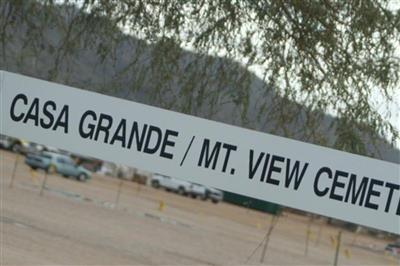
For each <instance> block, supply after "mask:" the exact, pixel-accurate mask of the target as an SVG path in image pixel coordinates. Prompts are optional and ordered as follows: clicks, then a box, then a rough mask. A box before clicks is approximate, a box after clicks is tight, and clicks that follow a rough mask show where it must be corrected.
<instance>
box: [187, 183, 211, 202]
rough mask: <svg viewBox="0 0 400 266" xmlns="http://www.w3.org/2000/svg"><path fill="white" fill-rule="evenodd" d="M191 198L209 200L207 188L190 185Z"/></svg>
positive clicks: (194, 184)
mask: <svg viewBox="0 0 400 266" xmlns="http://www.w3.org/2000/svg"><path fill="white" fill-rule="evenodd" d="M189 194H190V196H191V197H192V198H197V197H200V198H201V199H203V200H206V199H207V188H206V187H205V186H203V185H200V184H196V183H192V184H190V192H189Z"/></svg>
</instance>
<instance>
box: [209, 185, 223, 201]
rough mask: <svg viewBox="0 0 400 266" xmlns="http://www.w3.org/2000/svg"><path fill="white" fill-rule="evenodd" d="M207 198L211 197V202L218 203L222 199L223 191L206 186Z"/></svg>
mask: <svg viewBox="0 0 400 266" xmlns="http://www.w3.org/2000/svg"><path fill="white" fill-rule="evenodd" d="M207 198H208V199H211V201H212V202H213V203H218V202H220V201H222V200H223V199H224V193H223V192H222V191H221V190H218V189H215V188H212V187H208V188H207Z"/></svg>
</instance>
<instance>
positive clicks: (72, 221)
mask: <svg viewBox="0 0 400 266" xmlns="http://www.w3.org/2000/svg"><path fill="white" fill-rule="evenodd" d="M0 157H1V158H0V168H1V169H0V175H1V180H0V182H1V215H0V226H1V261H0V265H45V264H46V265H55V264H57V265H244V264H251V265H254V264H260V257H261V252H262V247H263V245H260V243H261V242H262V240H263V239H264V237H265V235H266V233H267V231H268V228H269V225H270V223H271V219H272V217H271V216H270V215H267V214H265V213H261V212H257V211H253V210H248V209H245V208H242V207H238V206H234V205H230V204H226V203H220V204H212V203H211V202H210V201H206V202H204V201H201V200H196V199H191V198H187V197H182V196H179V195H176V194H173V193H168V192H165V191H162V190H155V189H153V188H151V187H147V186H143V185H138V184H136V183H132V182H128V181H124V182H123V184H122V193H121V196H120V198H119V201H118V204H116V199H117V191H118V186H119V184H120V181H119V180H117V179H114V178H110V177H103V176H99V175H95V176H94V177H93V179H91V180H90V181H88V182H86V183H81V182H78V181H76V180H73V179H66V178H63V177H61V176H57V175H51V176H49V177H48V180H47V185H46V188H45V189H44V191H43V192H44V193H43V196H40V195H39V191H40V187H41V183H42V180H43V178H44V172H42V171H31V170H30V169H29V168H28V167H27V166H26V165H25V164H24V163H23V160H24V158H23V157H19V162H18V163H17V168H16V174H15V179H14V182H13V187H12V188H10V183H11V176H12V172H13V167H14V163H15V160H16V155H15V154H12V153H9V152H6V151H0ZM161 201H162V202H163V203H164V208H163V209H162V210H160V208H159V207H160V202H161ZM308 224H309V218H308V217H304V216H300V215H295V214H291V213H285V212H284V213H283V214H282V215H281V216H280V217H279V219H278V223H277V225H276V227H275V228H274V230H273V231H272V234H271V237H270V241H269V245H268V249H267V251H266V257H265V262H264V263H265V264H273V265H332V264H333V259H334V252H335V249H334V244H335V243H334V241H333V240H334V238H335V236H336V235H337V233H338V231H339V229H338V228H335V227H331V226H327V225H325V223H323V222H322V221H321V220H317V221H314V222H313V223H312V224H311V226H310V238H309V246H308V254H307V255H305V248H306V235H307V227H308ZM319 233H320V234H319ZM386 243H387V241H385V240H382V239H376V238H372V237H369V236H365V235H356V234H354V233H351V232H347V231H343V234H342V246H341V252H340V258H339V264H340V265H400V261H399V260H396V259H395V258H394V257H392V256H390V255H387V254H385V253H384V252H383V249H384V246H385V245H386ZM257 247H258V248H257Z"/></svg>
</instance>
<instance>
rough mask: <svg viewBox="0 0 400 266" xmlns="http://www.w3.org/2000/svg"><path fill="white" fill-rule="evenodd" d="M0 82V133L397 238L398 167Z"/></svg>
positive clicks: (105, 99) (15, 78)
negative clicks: (370, 229)
mask: <svg viewBox="0 0 400 266" xmlns="http://www.w3.org/2000/svg"><path fill="white" fill-rule="evenodd" d="M0 74H1V91H0V96H1V125H0V127H1V128H0V129H1V130H0V132H1V134H5V135H10V136H15V137H19V138H22V139H27V140H30V141H34V142H37V143H42V144H45V145H49V146H55V147H59V148H61V149H65V150H68V151H72V152H76V153H80V154H85V155H89V156H93V157H95V158H99V159H103V160H107V161H113V162H116V163H120V164H125V165H130V166H134V167H138V168H141V169H144V170H148V171H152V172H158V173H161V174H164V175H169V176H174V177H178V178H182V179H186V180H188V181H191V182H196V183H200V184H204V185H207V186H212V187H215V188H219V189H222V190H226V191H231V192H234V193H238V194H242V195H246V196H249V197H253V198H257V199H261V200H266V201H271V202H274V203H278V204H282V205H285V206H289V207H293V208H297V209H301V210H305V211H310V212H314V213H317V214H321V215H325V216H329V217H334V218H338V219H341V220H346V221H349V222H353V223H357V224H361V225H366V226H369V227H374V228H377V229H381V230H385V231H389V232H392V233H396V234H400V174H399V170H400V167H399V165H398V164H394V163H389V162H385V161H380V160H375V159H371V158H367V157H362V156H358V155H354V154H350V153H346V152H341V151H337V150H333V149H329V148H325V147H320V146H316V145H312V144H307V143H303V142H300V141H295V140H291V139H287V138H282V137H277V136H273V135H269V134H265V133H261V132H256V131H252V130H247V129H243V128H239V127H235V126H231V125H226V124H223V123H218V122H214V121H209V120H206V119H201V118H197V117H193V116H189V115H184V114H180V113H176V112H172V111H168V110H164V109H160V108H156V107H152V106H148V105H144V104H139V103H135V102H131V101H127V100H122V99H118V98H115V97H109V96H104V95H101V94H98V93H93V92H89V91H85V90H80V89H75V88H72V87H68V86H64V85H60V84H55V83H51V82H47V81H42V80H38V79H34V78H29V77H25V76H21V75H17V74H12V73H8V72H0Z"/></svg>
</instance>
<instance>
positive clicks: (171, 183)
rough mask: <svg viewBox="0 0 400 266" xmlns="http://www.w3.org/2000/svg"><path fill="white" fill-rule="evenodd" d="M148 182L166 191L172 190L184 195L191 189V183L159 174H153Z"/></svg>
mask: <svg viewBox="0 0 400 266" xmlns="http://www.w3.org/2000/svg"><path fill="white" fill-rule="evenodd" d="M150 182H151V186H152V187H154V188H160V187H162V188H165V189H166V190H167V191H174V192H177V193H179V194H181V195H185V196H186V195H188V194H189V193H190V191H191V188H190V186H191V184H190V183H189V182H187V181H183V180H179V179H176V178H173V177H169V176H164V175H160V174H155V175H153V177H152V178H151V181H150Z"/></svg>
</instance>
